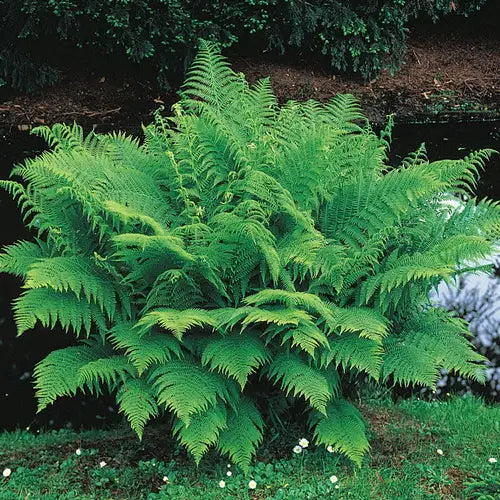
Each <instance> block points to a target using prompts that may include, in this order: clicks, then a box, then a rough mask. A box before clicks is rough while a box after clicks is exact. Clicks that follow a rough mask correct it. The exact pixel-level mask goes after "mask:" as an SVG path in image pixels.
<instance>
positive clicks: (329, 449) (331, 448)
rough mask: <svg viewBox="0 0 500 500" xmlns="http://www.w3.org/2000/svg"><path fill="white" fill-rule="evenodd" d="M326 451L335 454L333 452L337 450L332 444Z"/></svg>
mask: <svg viewBox="0 0 500 500" xmlns="http://www.w3.org/2000/svg"><path fill="white" fill-rule="evenodd" d="M326 451H327V452H328V453H333V452H334V451H335V448H334V447H333V446H332V445H331V444H329V445H328V446H327V447H326Z"/></svg>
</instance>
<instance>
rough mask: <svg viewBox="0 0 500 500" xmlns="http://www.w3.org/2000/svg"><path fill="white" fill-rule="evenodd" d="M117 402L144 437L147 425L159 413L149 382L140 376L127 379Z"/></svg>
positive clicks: (137, 431)
mask: <svg viewBox="0 0 500 500" xmlns="http://www.w3.org/2000/svg"><path fill="white" fill-rule="evenodd" d="M116 402H117V403H118V406H119V408H120V411H121V412H123V413H124V414H125V416H126V417H127V420H128V421H129V423H130V427H132V429H133V430H134V431H135V432H136V433H137V435H138V436H139V439H142V434H143V432H144V427H145V425H146V424H147V423H148V421H149V420H150V419H151V418H154V417H156V416H158V413H159V412H158V405H157V403H156V399H155V398H154V394H153V393H152V391H151V387H150V386H149V384H148V383H147V382H146V381H145V380H144V379H140V378H130V379H126V380H125V381H124V382H123V384H122V385H121V386H120V389H119V390H118V392H117V394H116Z"/></svg>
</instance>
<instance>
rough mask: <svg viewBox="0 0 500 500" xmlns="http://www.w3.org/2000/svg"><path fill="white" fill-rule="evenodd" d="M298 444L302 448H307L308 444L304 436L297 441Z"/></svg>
mask: <svg viewBox="0 0 500 500" xmlns="http://www.w3.org/2000/svg"><path fill="white" fill-rule="evenodd" d="M299 446H302V448H307V447H308V446H309V441H308V440H307V439H306V438H302V439H301V440H300V441H299Z"/></svg>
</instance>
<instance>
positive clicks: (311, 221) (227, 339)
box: [0, 44, 500, 469]
mask: <svg viewBox="0 0 500 500" xmlns="http://www.w3.org/2000/svg"><path fill="white" fill-rule="evenodd" d="M390 126H391V124H389V126H388V128H387V129H386V130H385V131H383V133H382V135H381V136H380V137H379V136H377V135H376V134H375V133H374V132H373V131H372V129H371V128H370V126H369V124H368V123H367V121H366V119H365V118H364V117H363V115H362V113H361V111H360V109H359V106H358V103H357V102H356V100H355V99H354V98H353V97H352V96H349V95H343V96H338V97H336V98H334V99H333V100H332V101H331V102H329V103H327V104H320V103H318V102H315V101H308V102H305V103H298V102H289V103H287V104H285V105H283V106H278V104H277V102H276V99H275V98H274V96H273V93H272V90H271V86H270V84H269V81H268V80H263V81H261V82H258V83H257V84H255V85H253V86H252V85H249V84H248V83H247V82H246V80H245V78H244V77H243V76H242V75H240V74H236V73H234V72H233V71H232V70H231V68H230V66H229V64H228V63H227V62H226V60H225V59H224V58H223V57H222V56H221V55H220V53H219V52H218V50H217V49H216V48H215V47H214V46H212V45H210V44H205V45H203V46H202V48H201V50H200V51H199V53H198V56H197V58H196V61H195V63H194V65H193V69H192V71H191V73H190V74H189V77H188V79H187V82H186V84H185V85H184V87H183V89H182V92H181V98H180V101H179V102H178V103H177V104H176V105H174V107H173V113H172V116H171V117H169V118H164V117H162V116H161V115H160V114H157V115H156V118H155V122H154V123H153V124H151V125H149V126H147V127H144V136H145V137H144V141H143V142H140V141H138V140H137V139H135V138H132V137H129V136H127V135H125V134H121V133H114V134H107V135H100V134H94V133H91V134H90V135H88V136H84V134H83V132H82V129H81V128H80V127H79V126H77V125H72V126H68V125H56V126H54V127H52V128H48V127H45V126H44V127H40V128H38V129H35V131H34V133H36V134H38V135H40V136H42V137H44V138H45V139H46V140H47V142H48V144H49V145H50V146H51V151H49V152H46V153H43V154H42V155H41V156H39V157H38V158H35V159H30V160H27V161H26V162H25V163H24V164H23V165H19V166H17V167H15V169H14V171H13V179H12V180H9V181H3V182H2V184H1V185H2V186H3V187H4V188H5V189H6V190H7V191H8V192H9V193H11V195H12V196H13V197H14V198H15V199H16V200H17V201H18V203H19V206H20V209H21V211H22V213H23V216H24V220H25V222H26V224H27V225H28V227H29V228H30V229H31V230H32V231H33V233H34V235H35V237H34V240H33V241H32V242H27V241H20V242H18V243H15V244H13V245H10V246H7V247H6V248H4V250H3V253H2V254H1V256H0V269H1V270H2V271H3V272H8V273H11V274H14V275H16V276H19V277H20V278H21V279H22V280H23V281H24V288H25V290H24V291H23V292H22V294H21V296H20V297H19V298H18V299H16V300H15V302H14V313H15V319H16V322H17V326H18V329H19V333H20V334H21V333H23V332H25V331H26V330H29V329H32V328H34V327H35V326H36V324H37V323H40V324H41V325H43V326H46V327H55V326H56V325H59V326H60V327H62V328H63V329H64V330H65V331H67V332H68V333H72V334H75V336H76V340H75V342H76V345H75V346H73V347H69V348H66V349H61V350H57V351H54V352H52V353H51V354H49V355H48V356H47V357H46V358H45V359H44V360H43V361H41V362H40V363H39V364H38V365H37V367H36V369H35V387H36V391H37V397H38V401H39V409H40V410H42V409H43V408H45V407H46V406H47V405H48V404H50V403H52V402H53V401H54V400H55V399H56V398H58V397H63V396H73V395H75V394H76V393H77V392H78V391H87V392H91V393H93V394H100V393H101V392H103V391H107V392H111V393H113V394H115V395H116V401H117V404H118V406H119V408H120V411H121V412H122V413H123V414H124V415H125V416H126V418H127V419H128V420H129V422H130V424H131V426H132V427H133V428H134V429H135V431H136V432H137V434H138V435H139V437H141V436H142V433H143V431H144V427H145V425H146V424H147V422H148V421H149V420H150V419H151V418H154V417H156V416H159V415H161V414H165V413H170V414H171V416H172V419H173V433H174V435H175V436H177V437H178V439H179V440H180V442H181V443H182V444H183V445H185V446H186V448H187V449H188V450H189V451H190V452H191V453H192V455H193V456H194V458H195V459H196V461H199V460H200V459H201V458H202V456H203V455H204V454H205V453H206V452H207V450H208V449H209V448H211V447H213V448H215V449H216V450H218V451H219V452H220V453H223V454H227V455H228V456H229V457H230V459H232V460H234V461H235V462H236V463H237V464H239V465H240V466H241V467H242V468H244V469H245V468H246V467H248V465H249V464H250V462H251V460H252V458H253V456H254V455H255V452H256V448H257V447H258V445H259V443H260V442H261V441H262V437H263V432H264V427H265V422H266V418H267V417H268V412H267V411H266V404H267V402H268V399H267V394H270V392H268V391H273V394H274V393H276V392H279V391H282V395H283V397H284V399H285V400H286V401H287V404H288V406H290V407H291V406H292V405H295V404H299V403H300V404H302V405H305V407H306V409H307V411H308V412H309V422H310V424H311V427H312V433H313V434H314V436H315V440H316V442H317V444H319V445H322V446H323V445H324V446H330V445H331V446H333V447H334V448H335V449H337V450H339V451H340V452H342V453H344V454H345V455H347V456H348V457H350V458H351V459H352V460H353V461H354V462H356V463H357V464H360V463H361V460H362V457H363V455H364V454H365V453H366V451H367V450H368V448H369V445H368V441H367V439H366V437H365V432H364V423H363V419H362V417H361V415H360V413H359V411H358V410H357V409H356V408H355V407H354V406H353V404H352V403H349V402H348V401H347V400H346V399H345V398H344V395H345V394H344V393H345V387H346V383H347V384H348V381H349V380H352V379H351V377H352V376H353V375H356V374H358V373H366V374H368V375H369V376H370V377H371V378H372V379H373V380H375V381H378V382H379V383H387V384H394V383H401V384H425V385H428V386H430V387H433V386H434V384H435V383H436V380H437V377H438V374H439V370H440V369H441V368H445V369H447V370H452V371H455V372H456V373H458V374H459V375H461V376H464V377H470V378H472V379H475V380H479V381H480V380H482V379H483V364H482V363H483V358H482V357H481V356H480V355H478V354H476V353H475V352H474V351H473V349H472V346H471V344H470V343H469V341H468V340H467V335H468V332H467V325H466V324H465V323H463V322H461V321H460V320H458V319H456V318H454V317H452V316H451V315H450V313H448V312H445V311H443V310H439V309H436V308H434V307H433V306H432V305H431V303H430V301H429V298H428V297H429V292H430V291H431V289H432V288H433V287H436V286H437V285H438V283H439V282H440V281H441V280H443V279H444V280H452V279H453V278H454V277H456V276H458V275H460V274H461V273H463V272H466V271H470V270H471V269H476V270H477V271H482V270H484V269H485V268H484V265H483V263H484V259H485V258H487V257H488V256H490V255H491V254H493V253H494V252H495V250H496V246H497V244H498V240H499V236H500V206H499V205H498V203H497V202H493V201H489V200H481V201H478V200H476V199H475V198H474V197H473V195H472V194H471V193H472V192H473V188H474V185H475V182H476V180H477V178H478V175H479V173H480V171H481V169H482V168H483V167H484V163H485V161H486V160H487V159H488V157H489V156H490V155H491V154H492V153H493V151H490V150H482V151H478V152H476V153H474V154H472V155H469V156H467V157H466V158H464V159H461V160H442V161H436V162H430V161H429V160H428V159H427V157H426V155H425V150H424V149H423V148H420V149H419V151H417V152H416V153H413V154H411V155H409V156H408V158H406V159H405V160H404V161H403V162H402V164H401V166H399V167H397V168H392V167H389V166H388V165H387V164H386V151H387V147H388V141H389V139H390Z"/></svg>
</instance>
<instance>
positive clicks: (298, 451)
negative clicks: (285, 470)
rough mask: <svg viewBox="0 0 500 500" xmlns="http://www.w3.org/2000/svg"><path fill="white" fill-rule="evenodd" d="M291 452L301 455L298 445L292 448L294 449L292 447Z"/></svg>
mask: <svg viewBox="0 0 500 500" xmlns="http://www.w3.org/2000/svg"><path fill="white" fill-rule="evenodd" d="M293 452H294V453H297V454H298V453H302V447H301V446H299V445H297V446H294V447H293Z"/></svg>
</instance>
